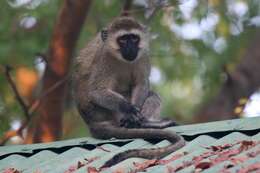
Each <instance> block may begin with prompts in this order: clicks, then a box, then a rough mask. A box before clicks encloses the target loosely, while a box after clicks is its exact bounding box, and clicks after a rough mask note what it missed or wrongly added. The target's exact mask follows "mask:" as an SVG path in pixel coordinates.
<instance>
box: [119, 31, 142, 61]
mask: <svg viewBox="0 0 260 173" xmlns="http://www.w3.org/2000/svg"><path fill="white" fill-rule="evenodd" d="M139 42H140V37H139V36H138V35H135V34H126V35H123V36H121V37H118V38H117V43H118V45H119V46H120V52H121V55H122V57H123V58H124V59H125V60H127V61H133V60H135V59H136V58H137V55H138V50H139V48H138V45H139Z"/></svg>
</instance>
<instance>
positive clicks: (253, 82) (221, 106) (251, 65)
mask: <svg viewBox="0 0 260 173" xmlns="http://www.w3.org/2000/svg"><path fill="white" fill-rule="evenodd" d="M259 45H260V31H259V30H258V31H257V32H256V33H255V36H254V37H253V39H252V41H251V42H250V45H249V47H248V49H247V51H246V53H245V55H244V57H243V58H242V59H241V62H240V63H239V64H238V65H237V67H236V69H235V70H234V71H233V72H231V73H228V74H227V80H226V81H225V82H224V83H223V85H222V87H221V89H220V91H219V93H218V94H217V96H216V97H214V98H213V99H212V100H211V101H210V102H209V103H208V104H206V105H204V106H203V107H202V109H201V110H200V111H199V113H198V114H197V116H196V122H205V121H216V120H225V119H232V118H237V117H238V116H237V115H236V114H235V112H234V110H235V108H236V107H237V106H238V105H239V100H240V99H242V98H248V97H250V96H251V95H252V94H253V93H254V92H256V91H257V90H258V89H259V87H260V68H259V67H260V49H259Z"/></svg>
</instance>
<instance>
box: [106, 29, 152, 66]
mask: <svg viewBox="0 0 260 173" xmlns="http://www.w3.org/2000/svg"><path fill="white" fill-rule="evenodd" d="M126 34H135V35H138V36H139V37H140V42H139V45H138V47H139V51H138V55H137V58H136V59H135V60H134V61H127V60H125V59H124V58H122V55H121V53H120V51H119V49H120V47H119V45H118V43H117V38H118V37H120V36H123V35H126ZM107 45H108V46H109V47H110V49H112V51H111V52H112V53H113V54H114V56H115V57H116V58H117V59H119V60H121V61H124V62H127V63H133V62H135V61H136V60H137V59H139V58H140V57H141V55H142V54H143V52H144V50H147V49H148V47H149V39H148V36H147V34H146V33H144V32H142V31H140V30H137V29H132V30H119V31H118V32H116V33H115V34H113V35H111V36H108V39H107Z"/></svg>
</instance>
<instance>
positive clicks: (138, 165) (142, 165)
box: [133, 160, 159, 171]
mask: <svg viewBox="0 0 260 173" xmlns="http://www.w3.org/2000/svg"><path fill="white" fill-rule="evenodd" d="M158 163H159V162H158V160H147V161H144V162H142V163H136V162H134V163H133V164H134V166H135V170H137V171H142V170H145V169H146V168H149V167H151V166H155V165H158Z"/></svg>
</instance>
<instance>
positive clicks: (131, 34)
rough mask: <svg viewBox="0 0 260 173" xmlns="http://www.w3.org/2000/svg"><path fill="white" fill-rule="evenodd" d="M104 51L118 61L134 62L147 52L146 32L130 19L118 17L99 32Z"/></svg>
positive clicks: (147, 40) (142, 26) (143, 27)
mask: <svg viewBox="0 0 260 173" xmlns="http://www.w3.org/2000/svg"><path fill="white" fill-rule="evenodd" d="M101 38H102V40H103V42H104V44H105V49H106V51H108V52H109V53H111V54H112V55H113V57H116V58H117V59H119V60H123V61H125V62H134V61H135V60H137V59H138V58H140V57H142V56H143V54H145V53H147V52H148V47H149V39H148V32H147V29H146V27H145V26H144V25H142V24H140V23H139V22H137V21H136V20H135V19H134V18H131V17H125V16H124V17H119V18H117V19H115V20H114V21H113V22H112V23H111V24H110V25H109V26H108V27H107V28H106V29H103V30H102V32H101Z"/></svg>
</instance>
